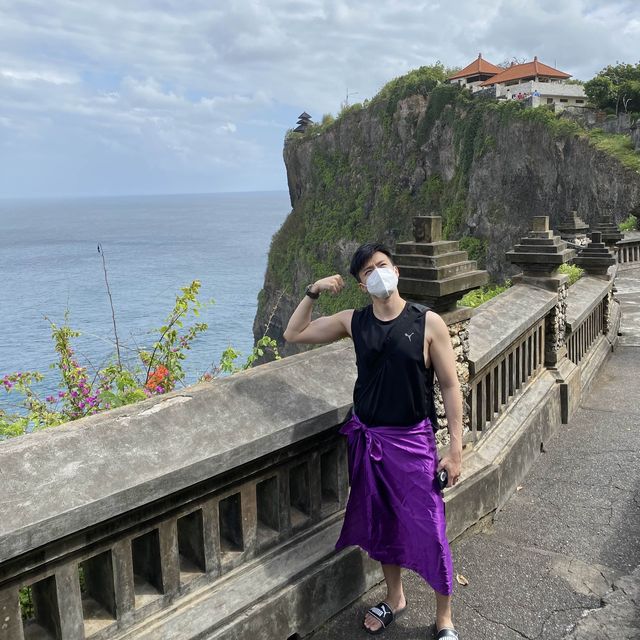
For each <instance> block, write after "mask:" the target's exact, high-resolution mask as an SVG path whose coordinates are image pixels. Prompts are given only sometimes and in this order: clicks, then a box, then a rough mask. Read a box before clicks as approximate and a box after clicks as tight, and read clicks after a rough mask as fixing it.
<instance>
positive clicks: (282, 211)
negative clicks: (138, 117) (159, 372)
mask: <svg viewBox="0 0 640 640" xmlns="http://www.w3.org/2000/svg"><path fill="white" fill-rule="evenodd" d="M289 210H290V203H289V196H288V193H287V192H284V191H282V192H250V193H224V194H222V193H221V194H202V195H200V194H198V195H170V196H127V197H101V198H74V199H55V200H53V199H52V200H44V199H42V200H40V199H39V200H35V199H33V200H0V230H1V231H0V273H1V274H2V279H1V284H0V318H1V320H2V332H1V333H0V378H2V377H3V376H4V375H5V374H10V373H13V372H17V371H40V372H42V373H43V374H45V380H44V382H43V383H41V384H40V385H39V386H38V392H39V393H42V394H48V393H52V392H54V391H57V390H58V388H59V387H58V378H57V373H56V371H52V370H50V369H49V365H50V363H52V362H53V361H54V360H55V355H56V354H55V352H54V344H53V341H52V339H51V329H50V324H49V320H51V321H52V322H55V323H56V324H60V323H62V322H63V320H64V316H65V312H67V311H68V313H69V324H70V326H71V327H73V328H74V329H77V330H78V331H80V332H81V334H82V335H81V336H80V337H79V338H77V339H76V340H75V348H76V354H77V355H78V358H79V360H80V361H81V363H84V364H86V365H87V367H88V369H89V372H90V373H91V372H92V371H93V370H95V369H96V368H99V367H101V366H103V365H104V363H105V362H106V361H107V360H108V359H109V358H110V357H111V356H112V355H113V354H114V352H115V346H114V336H113V323H112V317H111V308H110V305H109V298H108V295H107V289H106V286H105V281H104V271H103V266H102V257H101V255H100V254H99V253H98V250H97V245H98V243H100V245H101V246H102V249H103V252H104V256H105V259H106V265H107V274H108V278H109V285H110V288H111V294H112V296H113V305H114V310H115V317H116V323H117V329H118V336H119V339H120V342H121V343H124V344H125V345H126V348H125V349H124V351H123V352H124V353H127V354H129V357H132V355H131V354H133V353H134V351H133V350H135V348H136V345H138V346H142V345H149V344H150V342H151V341H152V340H153V336H154V335H155V334H154V333H153V332H152V330H153V329H155V328H157V327H160V326H161V325H162V324H163V321H164V319H165V317H166V316H167V315H168V314H169V313H170V311H171V309H172V308H173V304H174V301H175V297H176V295H177V294H179V292H180V287H183V286H185V285H188V284H189V283H191V281H192V280H200V281H201V283H202V288H201V291H200V296H199V297H200V299H201V300H203V301H205V300H209V299H211V298H213V299H214V301H215V303H214V304H213V305H212V306H210V307H208V308H206V309H205V310H204V311H203V313H202V314H201V317H200V320H201V321H203V322H207V323H208V324H209V329H208V330H207V331H206V332H205V333H204V334H203V335H202V336H201V337H200V338H199V339H198V340H197V341H196V342H194V343H193V347H192V349H191V351H189V352H187V353H188V356H187V359H186V361H185V370H186V373H187V383H192V382H194V381H195V380H197V378H198V377H199V376H200V375H201V374H202V373H204V372H205V371H206V370H209V369H211V367H212V366H213V365H215V363H217V362H218V361H219V359H220V355H221V353H222V351H223V350H224V349H225V348H226V347H227V346H229V345H232V346H233V347H234V348H235V349H237V350H239V351H240V352H242V354H243V357H242V358H240V360H243V359H244V357H246V355H247V354H248V353H250V351H251V349H252V346H253V335H252V324H253V319H254V316H255V312H256V306H257V296H258V292H259V291H260V289H261V287H262V284H263V280H264V273H265V269H266V264H267V254H268V250H269V244H270V240H271V237H272V235H273V234H274V232H275V231H276V230H277V229H278V228H279V227H280V225H281V224H282V222H283V221H284V219H285V217H286V215H287V213H288V212H289ZM47 318H48V319H47ZM16 399H17V398H16V397H14V396H11V395H10V396H7V395H6V394H5V391H4V387H1V386H0V407H1V408H4V409H12V408H15V400H16Z"/></svg>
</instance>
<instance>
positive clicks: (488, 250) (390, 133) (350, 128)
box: [254, 70, 640, 354]
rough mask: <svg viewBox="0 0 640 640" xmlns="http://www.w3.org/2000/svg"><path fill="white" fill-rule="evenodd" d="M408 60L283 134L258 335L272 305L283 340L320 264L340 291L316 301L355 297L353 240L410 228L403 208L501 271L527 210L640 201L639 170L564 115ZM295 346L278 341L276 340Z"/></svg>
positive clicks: (320, 273) (622, 207) (399, 235)
mask: <svg viewBox="0 0 640 640" xmlns="http://www.w3.org/2000/svg"><path fill="white" fill-rule="evenodd" d="M420 73H421V70H418V71H415V72H412V73H411V74H409V75H408V76H405V77H404V78H399V79H397V80H395V81H393V82H392V83H390V84H389V85H388V86H387V87H385V89H383V90H382V91H381V93H380V94H379V95H378V96H376V98H374V99H373V100H372V101H371V102H370V103H368V104H367V105H366V106H364V107H362V106H360V105H356V106H354V107H352V108H350V109H348V110H346V111H345V112H343V114H342V115H341V116H340V117H339V118H338V119H337V120H336V121H335V122H331V123H328V124H326V125H316V126H314V127H311V128H310V129H309V130H308V131H307V132H306V133H305V134H288V136H287V139H286V140H285V146H284V161H285V164H286V168H287V178H288V183H289V193H290V197H291V206H292V211H291V213H290V214H289V216H288V217H287V219H286V220H285V222H284V224H283V225H282V227H281V229H280V230H279V231H278V232H277V233H276V234H275V236H274V238H273V240H272V244H271V249H270V252H269V259H268V266H267V272H266V275H265V282H264V288H263V290H262V292H261V293H260V296H259V306H258V311H257V315H256V319H255V322H254V334H255V336H256V337H260V336H262V335H263V333H264V331H265V328H266V325H267V320H268V319H269V318H271V323H270V326H269V335H271V336H273V337H275V338H277V339H278V341H279V342H282V332H283V330H284V327H285V326H286V322H287V320H288V318H289V316H290V314H291V312H292V311H293V309H294V308H295V306H296V305H297V304H298V302H299V300H300V297H301V295H302V292H303V290H304V288H305V286H306V285H307V284H308V283H310V282H313V281H314V280H316V279H318V278H320V277H324V276H326V275H331V274H333V273H337V272H339V273H342V274H343V275H344V276H345V278H346V277H349V280H350V283H349V285H348V287H347V289H346V290H345V292H343V294H342V295H341V296H340V297H339V298H331V297H329V296H323V297H322V298H321V299H320V301H319V303H318V304H317V305H316V306H317V309H318V312H320V313H330V312H333V311H336V310H338V309H343V308H347V307H350V306H358V305H360V304H362V303H364V302H365V299H364V298H362V297H361V295H360V294H359V293H358V291H357V288H356V286H355V282H354V281H353V279H352V278H351V277H350V276H348V275H347V274H348V264H349V260H350V257H351V254H352V252H353V250H354V249H355V248H356V247H357V246H358V245H359V244H360V243H362V242H366V241H370V240H381V241H383V242H385V243H387V244H389V245H390V246H391V247H392V248H393V247H394V246H395V243H396V242H397V241H403V240H408V239H410V229H411V221H412V217H413V216H414V215H418V214H423V215H424V214H427V213H430V212H437V213H439V214H440V215H442V216H443V219H444V232H445V235H446V237H449V238H456V239H457V238H462V239H463V240H462V246H463V248H464V249H466V250H468V251H469V254H470V257H471V258H472V259H477V260H478V261H479V263H480V266H482V267H483V268H486V269H487V270H488V271H489V272H490V274H491V276H492V278H493V279H495V280H502V279H504V278H505V277H506V276H507V275H509V274H510V273H512V271H511V268H510V266H509V265H508V264H507V263H506V261H505V259H504V253H505V251H507V250H509V249H510V248H512V246H513V245H514V244H515V241H516V240H517V239H518V238H520V237H521V236H522V235H523V234H524V233H525V231H527V230H528V229H529V228H530V219H531V217H532V216H534V215H549V216H550V218H551V223H552V225H553V226H555V225H556V224H557V223H558V222H559V220H560V218H561V216H562V215H563V214H565V213H566V212H568V211H570V210H572V209H576V210H577V211H578V213H579V215H580V216H581V217H582V218H583V219H584V220H585V221H586V222H588V223H593V222H595V220H596V219H597V217H598V216H599V215H600V214H602V213H612V214H613V215H614V219H615V220H616V221H617V222H619V221H621V220H622V219H624V218H625V217H626V216H627V215H628V214H629V213H631V212H638V211H640V173H639V172H638V171H637V169H635V168H633V165H632V167H629V166H626V165H625V164H623V162H621V161H620V160H619V159H618V158H616V157H614V156H613V155H610V154H609V153H607V152H605V151H602V150H599V149H597V148H596V147H595V146H594V144H593V141H592V140H591V139H590V138H589V136H588V135H587V133H586V132H585V131H584V130H583V129H582V128H581V127H580V126H579V125H578V124H576V123H575V122H570V121H567V120H566V119H563V118H557V117H556V116H555V115H554V114H553V113H552V112H549V111H547V110H545V109H535V110H533V109H523V108H522V106H521V105H520V104H518V103H515V102H509V103H497V102H495V101H493V100H487V99H483V98H476V97H473V96H471V95H470V94H469V93H468V92H466V91H464V90H461V89H459V88H458V87H453V86H449V85H443V84H438V83H437V82H435V81H433V80H432V79H431V78H430V76H429V75H428V73H427V74H426V75H424V76H423V77H421V76H420ZM276 304H277V308H276V310H275V312H274V311H273V310H274V307H275V306H276ZM298 350H299V349H297V348H295V347H292V346H291V345H287V346H284V348H283V353H284V354H288V353H293V352H295V351H298Z"/></svg>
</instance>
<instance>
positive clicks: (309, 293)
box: [304, 284, 320, 300]
mask: <svg viewBox="0 0 640 640" xmlns="http://www.w3.org/2000/svg"><path fill="white" fill-rule="evenodd" d="M311 287H313V284H310V285H307V288H306V289H305V290H304V295H305V296H309V297H310V298H311V299H312V300H317V299H318V298H319V297H320V292H319V291H318V292H317V293H313V291H311Z"/></svg>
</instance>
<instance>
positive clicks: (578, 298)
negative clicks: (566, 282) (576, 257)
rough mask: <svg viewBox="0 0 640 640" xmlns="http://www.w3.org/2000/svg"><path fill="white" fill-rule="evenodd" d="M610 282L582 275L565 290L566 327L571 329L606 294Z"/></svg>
mask: <svg viewBox="0 0 640 640" xmlns="http://www.w3.org/2000/svg"><path fill="white" fill-rule="evenodd" d="M610 287H611V282H610V281H609V280H605V279H603V278H594V277H590V276H583V277H582V278H580V279H579V280H578V281H577V282H576V283H574V284H573V285H572V286H570V287H569V290H568V292H567V328H568V329H569V331H573V330H574V329H575V328H576V327H577V326H578V325H579V324H580V323H581V322H582V321H583V320H584V319H585V318H586V317H587V316H588V315H589V314H590V313H591V312H592V311H593V309H594V307H595V305H596V304H597V303H598V302H599V301H600V300H602V298H604V297H605V296H606V295H607V291H608V290H609V288H610Z"/></svg>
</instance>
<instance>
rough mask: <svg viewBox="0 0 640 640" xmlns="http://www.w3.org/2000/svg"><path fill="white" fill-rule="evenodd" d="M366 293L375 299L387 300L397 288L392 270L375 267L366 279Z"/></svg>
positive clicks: (394, 273) (396, 279)
mask: <svg viewBox="0 0 640 640" xmlns="http://www.w3.org/2000/svg"><path fill="white" fill-rule="evenodd" d="M366 287H367V291H368V292H369V293H370V294H371V295H372V296H375V297H376V298H383V299H384V298H388V297H389V296H390V295H391V294H392V293H393V292H394V291H395V290H396V289H397V288H398V276H397V275H396V272H395V271H394V270H393V269H389V268H387V267H383V268H382V269H379V268H378V267H376V268H375V269H374V270H373V271H372V272H371V273H370V274H369V277H368V278H367V282H366Z"/></svg>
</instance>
